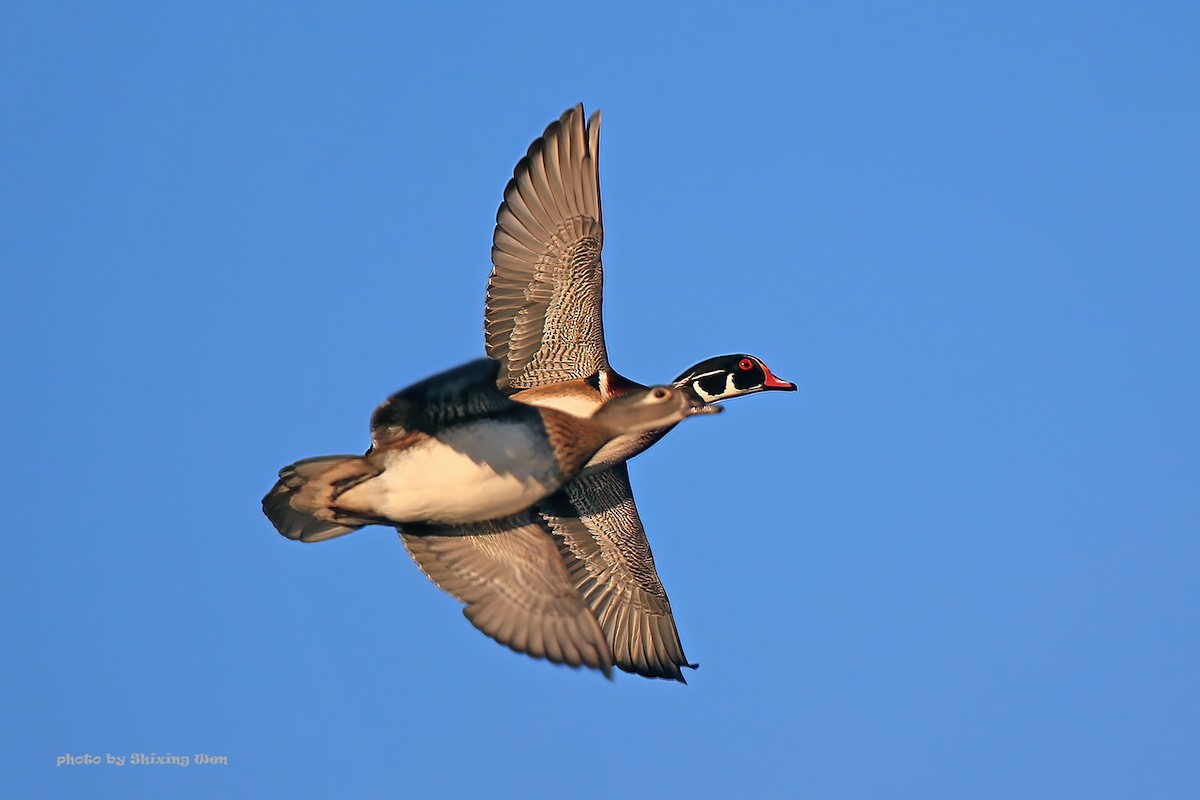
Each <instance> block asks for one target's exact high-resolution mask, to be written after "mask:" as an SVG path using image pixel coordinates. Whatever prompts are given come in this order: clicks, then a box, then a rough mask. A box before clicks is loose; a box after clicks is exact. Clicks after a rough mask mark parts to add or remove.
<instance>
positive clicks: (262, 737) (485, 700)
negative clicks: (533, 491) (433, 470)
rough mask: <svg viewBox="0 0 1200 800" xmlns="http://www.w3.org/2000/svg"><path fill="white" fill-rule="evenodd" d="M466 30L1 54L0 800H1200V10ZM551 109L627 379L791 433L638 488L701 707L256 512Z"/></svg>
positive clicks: (361, 389)
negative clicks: (588, 179)
mask: <svg viewBox="0 0 1200 800" xmlns="http://www.w3.org/2000/svg"><path fill="white" fill-rule="evenodd" d="M428 5H432V4H428ZM454 5H455V4H442V6H444V8H442V9H439V10H434V9H431V8H423V9H421V8H402V7H401V4H391V3H377V4H336V10H335V7H334V6H335V4H328V5H315V4H259V3H254V4H246V3H236V4H233V3H230V4H192V6H191V7H190V8H185V7H183V4H160V3H145V4H140V5H129V4H45V3H7V4H5V7H4V9H3V11H0V74H2V75H3V76H4V78H3V80H2V81H0V101H2V107H3V113H2V117H3V122H2V123H0V186H2V189H0V231H2V235H0V264H2V266H3V269H2V271H0V306H2V309H0V311H2V317H0V318H2V320H3V322H2V324H3V331H4V333H3V337H2V338H0V348H2V357H3V371H4V377H5V385H6V387H7V390H6V391H5V392H3V394H2V396H0V407H2V409H3V418H4V420H5V421H6V424H7V430H6V433H5V436H4V442H5V447H4V452H5V462H6V467H5V469H4V471H3V472H4V485H5V487H6V490H5V492H4V498H5V508H6V524H5V530H6V534H5V540H6V545H5V549H4V556H3V559H2V560H0V600H2V602H3V603H4V607H5V609H6V613H5V614H4V619H3V623H2V627H0V634H2V635H3V641H4V643H5V646H4V652H5V655H4V657H3V659H2V662H0V663H2V667H0V669H2V676H3V686H4V692H3V701H2V702H3V708H2V711H3V713H2V715H0V716H2V719H3V731H2V737H3V739H2V741H0V774H3V776H4V778H3V781H4V783H5V790H4V792H3V794H5V796H11V797H35V796H36V797H128V798H140V797H198V798H200V797H215V796H247V797H249V796H260V797H261V796H283V795H284V794H287V795H288V796H291V797H321V796H335V795H336V796H362V797H367V796H389V797H423V796H430V795H431V794H432V793H433V792H435V791H444V792H446V793H448V794H452V795H470V794H475V795H483V794H485V793H486V795H487V796H498V797H504V796H510V795H511V796H516V795H518V794H524V793H527V792H528V793H532V794H533V795H535V796H536V795H539V794H542V795H564V794H566V793H570V794H571V795H573V796H579V797H611V796H616V795H619V794H622V793H626V792H630V791H634V790H636V791H637V792H638V793H639V794H646V795H650V796H661V797H672V796H688V797H712V796H719V795H723V794H728V793H730V792H733V791H735V790H737V791H739V792H752V793H760V794H774V795H779V794H782V793H784V792H790V793H792V794H793V795H794V796H801V797H818V798H901V797H911V798H956V799H958V798H1004V799H1005V800H1010V799H1011V798H1064V797H1079V798H1083V797H1086V798H1131V797H1146V798H1194V797H1198V796H1200V759H1198V757H1197V754H1198V753H1200V693H1198V688H1200V687H1198V682H1200V634H1198V631H1200V626H1198V625H1197V619H1198V612H1200V581H1198V580H1197V564H1198V563H1200V411H1198V409H1200V369H1198V362H1197V357H1198V353H1200V101H1198V94H1197V87H1198V86H1200V55H1198V54H1200V46H1198V44H1197V43H1198V42H1200V7H1198V6H1197V5H1196V4H1195V3H1182V2H1180V3H1109V2H1102V3H1029V4H1005V5H1004V7H1003V8H984V7H983V4H959V3H937V4H927V5H921V4H917V5H916V7H911V8H904V9H901V8H897V7H895V4H830V5H834V6H836V9H835V10H829V9H817V8H802V7H800V4H786V5H785V4H779V5H777V6H767V5H760V6H757V7H754V8H741V9H738V10H732V9H731V8H729V7H728V6H729V4H720V5H717V4H696V3H671V4H657V5H656V7H655V8H648V7H645V6H644V4H636V5H621V4H615V5H614V4H602V5H596V4H573V5H572V4H566V5H563V4H557V5H553V6H551V5H549V4H547V5H542V6H538V5H524V4H520V3H517V4H512V3H506V4H501V5H497V4H486V7H485V6H484V5H483V4H480V5H476V6H474V7H473V8H469V9H463V10H457V11H451V10H450V9H451V7H452V6H454ZM579 101H582V102H584V103H585V104H586V105H587V106H588V108H589V110H590V109H592V108H596V107H599V108H602V109H603V111H604V115H605V116H604V134H603V138H602V141H603V145H602V158H601V180H602V186H603V190H604V201H605V223H606V228H607V237H606V247H605V252H604V255H605V263H606V267H607V273H608V281H607V288H606V304H607V327H608V342H609V352H610V354H611V355H612V358H613V362H614V364H615V365H616V366H617V367H618V368H619V369H620V370H621V371H622V372H624V373H626V374H627V375H629V376H630V377H633V378H636V379H640V380H643V381H655V380H666V379H670V378H671V377H673V376H675V375H676V374H677V373H678V372H680V371H681V370H682V369H683V368H685V367H687V366H688V365H690V364H692V363H693V362H695V361H698V360H700V359H702V358H706V357H708V356H712V355H717V354H721V353H728V352H736V351H746V352H751V353H754V354H757V355H759V356H761V357H762V358H763V359H764V360H765V361H766V362H767V363H768V364H769V365H771V367H773V368H774V370H775V371H776V372H777V373H778V374H779V375H780V376H781V377H784V378H786V379H789V380H793V381H796V382H797V383H798V384H799V385H800V392H798V393H796V394H790V395H783V394H780V395H767V396H762V397H756V398H751V399H746V400H740V401H736V402H734V403H731V404H730V405H729V407H728V409H727V413H726V414H724V415H722V416H721V417H719V418H713V419H701V420H697V421H694V422H689V423H687V424H685V425H683V426H681V427H680V429H679V430H678V431H676V432H675V433H673V434H672V435H671V436H670V437H668V438H667V439H666V440H665V441H663V442H662V443H661V444H660V445H658V446H656V447H655V448H654V449H653V450H652V451H650V452H649V453H647V454H646V455H644V456H642V457H641V458H639V459H638V460H637V461H635V462H634V464H633V467H632V471H633V480H634V485H635V488H636V490H637V497H638V501H639V504H640V507H641V509H642V513H643V518H644V520H645V522H646V525H647V528H648V531H649V534H650V538H651V542H652V544H653V546H654V549H655V554H656V556H657V558H658V562H659V569H660V573H661V575H662V577H663V581H664V583H665V584H666V586H667V589H668V591H669V592H670V594H671V599H672V601H673V604H674V607H675V611H676V617H677V620H678V623H679V628H680V632H681V635H682V637H683V641H684V644H685V646H686V648H687V653H688V655H689V656H690V657H692V658H693V659H695V660H698V661H699V662H700V663H701V665H702V666H701V669H700V670H698V671H697V672H696V673H694V674H691V675H689V679H690V685H689V686H679V685H673V684H668V683H664V682H654V681H647V680H643V679H639V678H636V677H633V676H629V675H625V674H619V675H618V676H617V677H616V679H615V680H614V681H613V682H607V681H605V680H604V679H603V678H601V677H599V676H598V675H596V674H591V673H585V672H575V671H571V670H567V669H563V668H558V667H553V666H550V665H548V664H545V663H541V662H535V661H533V660H530V659H528V658H525V657H521V656H517V655H514V654H512V653H510V652H509V651H507V650H505V649H503V648H501V647H500V646H498V645H496V644H494V643H492V642H491V641H490V640H488V639H487V638H485V637H484V636H482V635H481V634H479V633H477V632H476V631H474V630H473V629H472V628H471V627H470V626H469V625H468V624H467V622H466V621H465V620H464V619H463V618H462V616H461V615H460V613H459V611H458V605H457V604H456V603H455V602H454V601H453V600H451V599H450V598H448V597H446V596H444V595H442V594H441V593H440V592H439V591H437V589H436V588H435V587H433V586H432V585H431V584H429V583H428V582H427V581H426V580H425V578H424V577H423V576H422V575H421V574H420V573H419V572H418V571H417V569H416V568H415V566H414V565H413V564H412V563H411V562H410V561H409V559H408V558H407V556H406V554H405V553H404V551H403V548H402V547H401V545H400V543H399V542H398V541H397V539H396V536H395V534H394V533H392V532H391V531H388V530H385V529H382V528H377V529H373V530H371V531H370V532H367V533H364V534H360V535H356V536H352V537H347V538H345V539H342V540H338V541H335V542H330V543H326V544H323V545H310V546H305V545H300V544H297V543H294V542H290V541H286V540H284V539H283V538H282V537H280V536H279V535H277V534H276V533H275V532H274V530H273V529H272V527H271V526H270V524H269V523H268V522H267V521H266V519H265V518H263V516H262V515H261V512H260V510H259V500H260V498H261V496H262V494H263V493H264V492H265V491H266V489H267V488H269V487H270V485H271V483H272V481H273V480H274V475H275V471H276V470H277V469H278V468H279V467H280V466H281V465H283V464H286V463H288V462H290V461H291V460H293V459H295V458H297V457H301V456H306V455H312V454H318V453H329V452H345V451H350V452H353V451H355V450H359V449H362V448H363V447H364V446H365V445H366V443H367V420H368V416H369V414H370V412H371V410H372V409H373V408H374V406H375V405H376V403H378V402H379V401H380V400H382V399H383V398H384V397H385V396H386V395H387V394H388V393H390V392H391V391H394V390H396V389H398V388H400V387H402V386H405V385H407V384H409V383H411V382H413V381H414V380H416V379H419V378H421V377H423V376H425V375H428V374H430V373H432V372H435V371H438V370H440V369H442V368H445V367H448V366H451V365H453V364H457V363H459V362H462V361H465V360H467V359H470V358H474V357H477V356H479V355H480V354H481V353H482V327H481V326H482V322H481V318H482V306H483V292H484V285H485V281H486V278H487V274H488V271H489V269H490V262H489V257H488V254H489V247H490V242H491V235H492V224H493V220H494V213H495V209H496V206H497V204H498V203H499V201H500V196H501V190H502V189H503V187H504V184H505V182H506V180H507V179H508V177H509V176H510V175H511V170H512V167H513V165H514V164H515V162H516V160H517V159H518V158H519V157H520V156H521V155H522V154H523V153H524V151H525V148H526V147H527V146H528V144H529V142H530V141H531V140H532V139H533V138H534V137H535V136H537V135H538V134H540V132H541V131H542V129H543V127H544V126H545V125H546V124H547V123H548V122H549V121H551V120H552V119H554V118H555V117H556V116H557V115H558V114H560V113H561V112H562V111H563V109H565V108H567V107H568V106H570V105H572V104H574V103H576V102H579ZM152 752H153V753H157V754H160V755H161V754H165V753H172V754H194V753H197V752H203V753H209V754H214V755H224V756H227V757H228V759H229V765H228V766H208V767H205V766H190V767H188V768H186V769H185V768H181V767H172V766H141V767H133V766H129V765H127V766H125V767H121V768H118V767H108V766H75V767H56V766H55V759H56V757H57V756H59V755H63V754H68V753H70V754H100V755H101V756H103V754H105V753H112V754H124V755H128V754H131V753H152Z"/></svg>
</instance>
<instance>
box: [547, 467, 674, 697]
mask: <svg viewBox="0 0 1200 800" xmlns="http://www.w3.org/2000/svg"><path fill="white" fill-rule="evenodd" d="M538 508H539V511H541V512H542V517H543V518H544V519H545V520H546V522H547V523H548V524H549V525H550V528H551V529H552V530H553V531H554V534H555V537H556V538H557V539H558V542H559V551H560V553H561V554H562V558H563V562H564V563H565V564H566V567H567V571H568V573H569V574H570V576H571V582H572V584H573V586H574V587H575V589H576V591H578V592H579V594H580V595H581V596H582V597H583V600H584V602H585V603H587V605H588V606H589V607H590V608H591V610H592V613H593V614H595V615H596V618H597V619H598V620H599V621H600V626H601V627H602V628H603V629H604V634H605V636H606V637H607V639H608V644H609V647H610V648H611V649H612V653H613V657H614V659H615V660H616V664H617V666H618V667H620V668H621V669H623V670H625V671H627V672H634V673H637V674H638V675H645V676H646V677H650V678H671V679H674V680H677V681H680V682H682V683H687V681H686V680H684V677H683V671H682V668H683V667H690V668H693V669H694V668H695V667H696V665H695V664H690V663H688V660H687V657H686V656H684V654H683V645H682V644H681V643H680V641H679V631H678V630H677V629H676V627H675V617H674V616H673V615H672V614H671V603H670V601H668V600H667V593H666V590H664V589H663V585H662V582H661V581H660V580H659V579H658V573H657V571H655V568H654V555H653V554H652V553H651V552H650V543H649V542H648V541H647V540H646V531H645V529H644V528H643V527H642V521H641V519H640V518H639V517H638V511H637V506H636V505H635V504H634V502H633V489H632V488H631V487H630V485H629V469H628V468H627V467H626V465H625V464H618V465H616V466H614V467H612V468H610V469H606V470H602V471H600V472H597V473H593V474H589V475H585V476H582V477H580V478H576V479H575V480H574V481H572V482H571V483H568V484H567V485H566V487H564V488H563V489H562V491H560V492H559V493H558V494H556V495H554V496H553V497H552V498H550V499H549V500H548V501H546V502H545V503H543V504H542V505H540V506H539V507H538Z"/></svg>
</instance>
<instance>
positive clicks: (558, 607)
mask: <svg viewBox="0 0 1200 800" xmlns="http://www.w3.org/2000/svg"><path fill="white" fill-rule="evenodd" d="M400 538H401V539H403V541H404V546H405V547H407V548H408V552H409V554H410V555H412V557H413V560H414V561H416V562H417V566H418V567H420V568H421V571H423V572H424V573H425V574H426V575H427V576H428V577H429V579H430V580H431V581H433V582H434V583H435V584H437V585H438V587H440V588H441V589H442V590H443V591H445V592H448V593H449V594H451V595H453V596H454V597H456V598H458V599H459V600H461V601H462V602H463V603H465V604H466V608H464V609H463V614H464V615H465V616H466V617H467V619H469V620H470V621H471V624H472V625H474V626H475V627H476V628H478V629H479V630H481V631H483V632H484V633H486V634H487V635H488V636H490V637H492V638H493V639H495V640H496V641H498V642H500V643H501V644H503V645H506V646H508V647H510V648H512V649H513V650H516V651H517V652H518V653H527V654H529V655H531V656H534V657H536V658H545V659H547V660H549V661H552V662H554V663H556V664H569V665H571V666H580V665H584V666H588V667H594V668H596V669H599V670H601V671H603V672H604V674H605V675H610V674H611V672H612V663H613V660H612V654H611V652H610V651H609V648H608V644H607V643H606V642H605V640H604V632H603V631H601V630H600V626H599V624H598V623H597V622H596V618H595V617H594V616H592V612H591V610H589V609H588V607H587V605H586V604H585V603H584V602H583V600H582V599H581V598H580V597H579V594H578V593H577V592H576V591H575V588H574V587H573V586H572V585H571V582H570V580H569V578H568V576H567V571H566V568H565V567H563V563H562V560H561V559H560V558H559V554H558V548H557V546H556V545H555V542H554V539H553V537H552V536H551V535H550V533H549V532H548V531H547V530H546V529H545V527H544V525H543V524H542V522H541V520H539V519H538V518H537V516H536V515H535V514H533V513H532V512H524V513H522V514H518V515H516V516H514V517H509V518H506V519H503V520H493V521H491V522H482V523H475V524H473V525H460V526H454V527H441V526H432V525H421V526H416V525H406V526H404V528H401V529H400Z"/></svg>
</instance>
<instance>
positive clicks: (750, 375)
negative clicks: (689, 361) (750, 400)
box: [672, 353, 796, 403]
mask: <svg viewBox="0 0 1200 800" xmlns="http://www.w3.org/2000/svg"><path fill="white" fill-rule="evenodd" d="M672 385H673V386H676V387H688V388H690V389H691V390H692V391H693V392H695V393H696V396H697V397H699V398H700V399H701V400H703V401H704V402H706V403H717V402H720V401H721V400H728V399H729V398H731V397H738V396H740V395H744V394H755V393H756V392H794V391H796V384H794V383H789V382H787V381H784V380H780V379H779V378H776V377H775V374H774V373H773V372H771V370H770V369H769V368H768V367H767V365H766V364H764V363H763V362H762V360H761V359H759V358H755V357H754V356H750V355H746V354H745V353H735V354H733V355H728V356H717V357H715V358H710V359H707V360H705V361H701V362H700V363H699V364H697V365H695V366H694V367H692V368H691V369H689V370H687V371H686V372H684V373H683V374H682V375H680V376H679V377H678V378H676V379H675V381H674V382H673V383H672Z"/></svg>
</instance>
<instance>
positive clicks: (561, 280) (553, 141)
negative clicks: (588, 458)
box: [484, 105, 608, 392]
mask: <svg viewBox="0 0 1200 800" xmlns="http://www.w3.org/2000/svg"><path fill="white" fill-rule="evenodd" d="M599 147H600V112H596V113H595V114H593V115H592V117H591V119H590V120H588V122H587V124H586V125H585V124H584V116H583V106H582V105H578V106H575V107H574V108H572V109H570V110H568V111H567V112H566V113H565V114H563V115H562V117H561V118H560V119H559V120H558V121H556V122H553V123H551V124H550V127H548V128H546V132H545V133H544V134H543V135H542V137H541V138H540V139H538V140H536V141H535V142H534V143H533V144H532V145H530V147H529V153H528V154H527V155H526V156H525V157H524V158H522V159H521V161H520V162H518V164H517V167H516V169H515V170H514V173H513V179H512V180H511V181H509V183H508V186H507V187H506V188H505V190H504V202H503V203H501V204H500V210H499V211H498V212H497V213H496V231H495V234H494V236H493V244H492V264H493V267H494V268H493V270H492V276H491V278H490V280H489V281H488V291H487V307H486V312H485V315H484V331H485V335H486V346H487V354H488V355H489V356H491V357H492V358H495V359H497V360H499V361H500V362H501V364H502V365H503V368H502V369H501V371H500V376H499V386H500V388H501V389H503V390H505V391H509V392H512V391H517V390H520V389H529V388H533V387H535V386H546V385H548V384H553V383H561V382H562V381H567V380H572V379H576V378H585V377H587V376H589V375H591V374H593V373H595V372H596V371H597V370H599V369H601V368H605V367H607V366H608V354H607V353H606V351H605V348H604V324H603V321H602V319H601V305H602V292H603V283H604V275H603V268H602V267H601V263H600V249H601V247H602V246H603V244H604V227H603V220H602V218H601V212H600V173H599Z"/></svg>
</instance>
